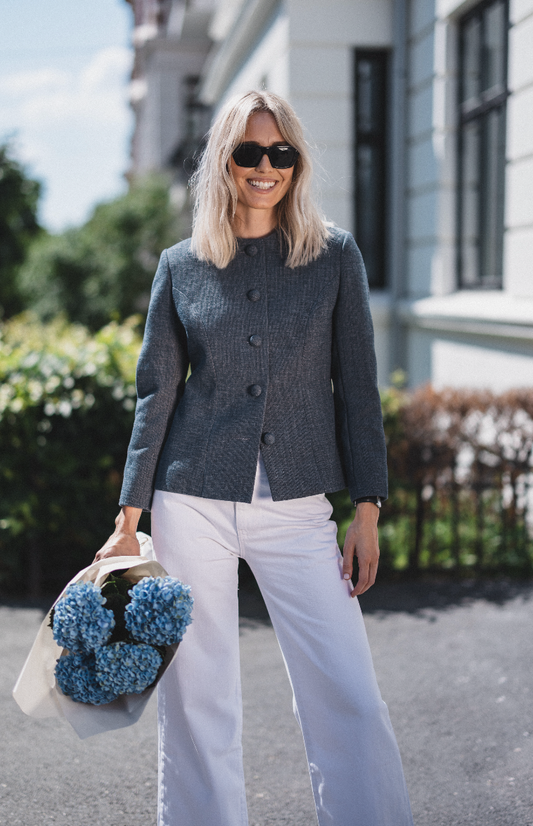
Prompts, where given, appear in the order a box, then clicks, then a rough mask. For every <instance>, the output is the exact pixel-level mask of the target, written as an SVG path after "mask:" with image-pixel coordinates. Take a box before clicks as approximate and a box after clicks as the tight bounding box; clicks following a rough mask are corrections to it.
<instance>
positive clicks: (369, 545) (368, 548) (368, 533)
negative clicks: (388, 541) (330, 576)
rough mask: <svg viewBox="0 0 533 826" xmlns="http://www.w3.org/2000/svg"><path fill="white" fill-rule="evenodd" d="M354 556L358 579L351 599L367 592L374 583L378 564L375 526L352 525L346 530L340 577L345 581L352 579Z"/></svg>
mask: <svg viewBox="0 0 533 826" xmlns="http://www.w3.org/2000/svg"><path fill="white" fill-rule="evenodd" d="M354 556H357V563H358V578H357V582H356V584H355V587H354V588H353V590H352V591H351V593H350V596H351V597H356V596H359V595H360V594H363V593H364V592H365V591H368V589H369V588H371V587H372V585H373V584H374V582H375V581H376V576H377V570H378V562H379V545H378V535H377V526H376V525H370V524H367V525H365V526H361V525H359V526H355V525H354V523H352V525H350V527H349V528H348V531H347V533H346V540H345V542H344V549H343V557H344V559H343V566H342V575H343V578H344V579H345V580H349V579H352V576H353V572H354V571H353V568H354Z"/></svg>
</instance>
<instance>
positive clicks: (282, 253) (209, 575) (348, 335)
mask: <svg viewBox="0 0 533 826" xmlns="http://www.w3.org/2000/svg"><path fill="white" fill-rule="evenodd" d="M310 177H311V164H310V158H309V153H308V149H307V147H306V143H305V141H304V138H303V134H302V130H301V127H300V124H299V122H298V120H297V118H296V115H295V114H294V112H293V110H292V109H291V107H290V106H289V105H288V104H287V103H286V102H285V101H283V100H282V99H281V98H279V97H278V96H276V95H274V94H270V93H267V92H249V93H248V94H245V95H244V96H242V97H241V98H239V99H238V100H236V101H233V102H231V103H229V104H228V105H227V106H226V107H225V108H224V109H223V111H222V112H221V113H220V115H219V116H218V118H217V120H216V122H215V124H214V126H213V128H212V130H211V133H210V137H209V141H208V144H207V147H206V150H205V153H204V155H203V159H202V162H201V164H200V167H199V170H198V172H197V175H196V180H195V190H196V208H195V216H194V224H193V233H192V239H189V240H187V241H183V242H182V243H180V244H177V245H176V246H175V247H173V248H172V249H170V250H167V251H165V252H164V253H163V255H162V256H161V261H160V265H159V268H158V271H157V273H156V276H155V280H154V285H153V289H152V298H151V302H150V308H149V312H148V319H147V324H146V332H145V337H144V342H143V347H142V351H141V355H140V358H139V364H138V370H137V389H138V404H137V411H136V417H135V425H134V429H133V434H132V438H131V443H130V447H129V451H128V459H127V463H126V470H125V478H124V486H123V490H122V494H121V499H120V505H121V508H122V509H121V512H120V514H119V516H118V517H117V521H116V530H115V532H114V534H113V535H112V536H111V537H110V539H109V540H108V542H107V543H106V545H104V547H103V548H102V550H100V551H99V553H98V554H97V559H101V558H103V557H107V556H113V555H115V554H124V553H127V554H130V553H139V547H138V543H137V541H136V539H135V530H136V527H137V522H138V519H139V516H140V514H141V510H142V509H145V510H150V509H151V511H152V533H153V540H154V548H155V552H156V556H157V558H158V560H159V561H160V562H161V564H162V565H163V566H164V567H165V568H166V569H167V570H168V571H169V573H170V574H171V575H173V576H178V577H179V578H180V579H182V580H183V581H185V582H187V583H188V584H190V585H191V586H192V592H193V594H194V597H195V606H194V612H193V620H194V621H193V624H192V626H191V627H190V629H189V630H188V631H187V634H186V637H185V639H184V641H183V643H182V646H181V648H180V653H179V656H178V657H177V661H176V662H175V664H174V666H172V667H171V668H170V669H168V671H167V672H166V674H165V676H164V678H163V679H162V680H161V682H160V684H159V735H160V758H159V770H160V771H159V820H158V823H159V826H178V824H183V826H246V824H247V822H248V821H247V813H246V800H245V791H244V781H243V768H242V751H241V720H242V710H241V697H240V677H239V640H238V605H237V565H238V560H239V558H240V557H242V558H245V559H246V560H247V562H248V564H249V565H250V567H251V569H252V571H253V572H254V574H255V577H256V579H257V582H258V584H259V586H260V588H261V590H262V593H263V596H264V598H265V602H266V604H267V607H268V610H269V613H270V616H271V619H272V624H273V626H274V629H275V631H276V634H277V636H278V640H279V642H280V646H281V648H282V651H283V654H284V657H285V660H286V663H287V669H288V672H289V676H290V680H291V684H292V687H293V691H294V698H295V704H294V707H295V713H296V716H297V719H298V722H299V723H300V726H301V728H302V732H303V736H304V740H305V745H306V750H307V757H308V761H309V770H310V775H311V781H312V786H313V793H314V798H315V804H316V810H317V816H318V821H319V824H320V826H326V824H327V826H330V824H333V826H353V825H354V824H358V826H410V824H412V818H411V813H410V807H409V801H408V796H407V791H406V787H405V781H404V777H403V772H402V767H401V762H400V756H399V753H398V748H397V745H396V741H395V738H394V734H393V731H392V728H391V724H390V721H389V717H388V712H387V708H386V706H385V704H384V703H383V701H382V699H381V697H380V694H379V689H378V687H377V684H376V679H375V675H374V670H373V666H372V661H371V657H370V652H369V648H368V642H367V638H366V634H365V629H364V625H363V620H362V617H361V612H360V609H359V606H358V603H357V600H351V599H350V596H351V597H355V596H357V595H358V594H361V593H363V592H364V591H366V590H367V588H369V587H370V586H371V585H372V584H373V583H374V580H375V577H376V570H377V565H378V556H379V550H378V541H377V521H378V514H379V507H378V506H379V505H380V498H384V497H386V495H387V489H386V457H385V443H384V437H383V427H382V420H381V407H380V400H379V395H378V391H377V387H376V367H375V356H374V350H373V332H372V323H371V318H370V314H369V309H368V295H367V293H368V288H367V281H366V276H365V271H364V267H363V263H362V260H361V256H360V253H359V251H358V249H357V247H356V245H355V242H354V240H353V238H352V236H351V235H350V234H349V233H347V232H344V231H342V230H338V229H334V228H331V227H328V226H327V225H326V224H325V223H324V221H322V220H321V218H320V217H319V215H318V212H317V210H316V208H315V206H314V205H313V202H312V199H311V195H310ZM189 368H190V370H191V373H190V377H189V379H188V381H187V382H186V377H187V371H188V369H189ZM332 387H333V389H334V392H332ZM346 486H347V487H348V488H349V490H350V494H351V497H352V499H353V500H354V501H357V502H358V504H357V506H356V511H355V516H354V520H353V522H352V524H351V525H350V527H349V530H348V533H347V537H346V542H345V545H344V561H343V560H342V558H341V557H340V553H339V550H338V547H337V542H336V530H335V524H334V523H333V522H332V521H331V520H330V516H331V506H330V505H329V503H328V501H327V499H326V497H325V495H324V494H325V493H326V492H328V491H334V490H340V489H343V488H345V487H346ZM354 554H355V555H356V556H357V562H358V578H357V583H356V586H355V588H354V587H353V586H352V584H351V582H350V580H351V576H352V568H353V558H354Z"/></svg>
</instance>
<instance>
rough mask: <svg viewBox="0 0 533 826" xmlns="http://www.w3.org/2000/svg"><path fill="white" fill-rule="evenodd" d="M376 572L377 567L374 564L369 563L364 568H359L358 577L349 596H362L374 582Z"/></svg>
mask: <svg viewBox="0 0 533 826" xmlns="http://www.w3.org/2000/svg"><path fill="white" fill-rule="evenodd" d="M377 572H378V566H377V564H375V563H372V562H370V563H368V564H367V565H365V566H364V567H363V566H359V577H358V579H357V583H356V586H355V588H354V589H353V591H352V593H351V594H350V596H351V597H357V596H359V595H360V594H364V592H365V591H368V589H369V588H371V587H372V585H373V584H374V583H375V581H376V576H377Z"/></svg>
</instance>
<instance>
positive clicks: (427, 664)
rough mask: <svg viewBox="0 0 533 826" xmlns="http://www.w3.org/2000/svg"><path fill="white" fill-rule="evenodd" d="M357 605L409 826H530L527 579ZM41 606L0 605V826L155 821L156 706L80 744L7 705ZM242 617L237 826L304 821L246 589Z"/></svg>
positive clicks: (276, 676)
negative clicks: (240, 808) (241, 820)
mask: <svg viewBox="0 0 533 826" xmlns="http://www.w3.org/2000/svg"><path fill="white" fill-rule="evenodd" d="M361 604H362V607H363V611H364V614H365V621H366V625H367V629H368V635H369V638H370V644H371V648H372V651H373V656H374V662H375V666H376V672H377V675H378V680H379V683H380V686H381V691H382V694H383V697H384V699H385V700H386V702H387V703H388V706H389V710H390V715H391V719H392V722H393V725H394V728H395V731H396V735H397V738H398V742H399V745H400V750H401V752H402V757H403V761H404V768H405V773H406V776H407V783H408V786H409V790H410V794H411V802H412V808H413V814H414V821H415V824H416V826H466V824H468V826H533V782H532V779H533V705H532V700H533V685H532V683H533V669H532V661H533V656H532V655H533V633H532V628H533V583H522V584H513V583H509V582H499V583H491V582H488V583H484V584H476V583H465V584H462V585H459V584H449V583H448V584H444V583H440V584H439V583H424V582H420V583H412V584H392V583H383V584H378V585H376V586H374V588H373V589H371V590H370V591H369V592H368V593H367V594H365V595H363V597H362V598H361ZM43 608H44V606H43V605H41V606H38V605H33V606H32V605H28V604H27V603H18V604H17V603H14V602H11V603H7V602H4V603H3V604H0V631H1V633H0V726H1V730H0V731H1V734H0V825H1V826H4V825H5V826H18V824H21V826H43V824H48V823H50V824H68V826H155V822H156V821H155V809H156V730H155V701H153V700H152V701H150V704H149V705H148V707H147V709H146V711H145V714H144V715H143V717H142V718H141V720H140V722H139V723H137V725H135V726H133V727H131V728H129V729H123V730H121V731H118V732H110V733H108V734H103V735H98V736H97V737H94V738H90V739H88V740H84V741H81V740H79V739H78V737H77V735H76V734H75V733H74V731H73V730H72V729H71V728H70V727H69V725H68V724H67V723H65V722H63V721H56V720H53V719H50V720H34V719H31V718H28V717H25V715H24V714H23V713H22V712H21V711H20V710H19V709H18V707H17V706H16V705H15V703H14V701H13V700H12V698H11V689H12V687H13V684H14V682H15V680H16V677H17V675H18V673H19V671H20V668H21V667H22V664H23V662H24V659H25V656H26V654H27V652H28V650H29V648H30V646H31V644H32V642H33V639H34V636H35V634H36V632H37V629H38V627H39V624H40V622H41V620H42V617H43ZM241 617H242V620H241V643H242V670H243V674H242V678H243V694H244V751H245V770H246V779H247V789H248V801H249V815H250V826H316V819H315V815H314V809H313V801H312V797H311V790H310V784H309V779H308V775H307V769H306V764H305V755H304V749H303V745H302V741H301V736H300V733H299V730H298V727H297V725H296V722H295V720H294V717H293V715H292V706H291V693H290V688H289V684H288V680H287V677H286V675H285V670H284V665H283V661H282V659H281V655H280V652H279V649H278V646H277V642H276V639H275V636H274V633H273V631H272V628H271V626H270V624H269V622H268V617H267V614H266V611H265V609H264V606H263V604H262V601H261V599H260V596H259V595H258V594H257V592H256V591H255V589H254V587H253V583H252V584H250V583H247V585H246V587H245V588H244V590H243V591H242V595H241ZM354 805H355V801H354ZM355 823H356V821H355V818H354V824H355ZM176 826H187V824H176ZM206 826H216V824H206ZM342 826H345V825H344V824H343V825H342ZM357 826H365V824H358V825H357Z"/></svg>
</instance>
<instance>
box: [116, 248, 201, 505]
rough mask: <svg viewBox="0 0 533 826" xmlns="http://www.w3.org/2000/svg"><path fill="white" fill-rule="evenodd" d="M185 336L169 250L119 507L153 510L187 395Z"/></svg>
mask: <svg viewBox="0 0 533 826" xmlns="http://www.w3.org/2000/svg"><path fill="white" fill-rule="evenodd" d="M188 366H189V357H188V353H187V337H186V334H185V330H184V328H183V325H182V323H181V321H180V319H179V317H178V314H177V311H176V306H175V304H174V301H173V297H172V283H171V274H170V267H169V263H168V256H167V252H166V250H165V251H164V252H163V254H162V255H161V259H160V261H159V267H158V268H157V272H156V274H155V278H154V282H153V285H152V294H151V298H150V306H149V308H148V316H147V319H146V328H145V333H144V339H143V345H142V348H141V353H140V356H139V361H138V363H137V379H136V384H137V407H136V409H135V422H134V425H133V432H132V435H131V440H130V444H129V447H128V455H127V459H126V467H125V469H124V482H123V485H122V491H121V494H120V500H119V505H120V507H122V506H123V505H131V506H132V507H135V508H143V509H144V510H150V507H151V503H152V496H153V488H154V478H155V473H156V468H157V462H158V460H159V456H160V453H161V450H162V447H163V444H164V442H165V438H166V435H167V433H168V430H169V428H170V425H171V423H172V417H173V415H174V411H175V409H176V406H177V404H178V402H179V400H180V399H181V397H182V395H183V391H184V389H185V380H186V377H187V370H188Z"/></svg>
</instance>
